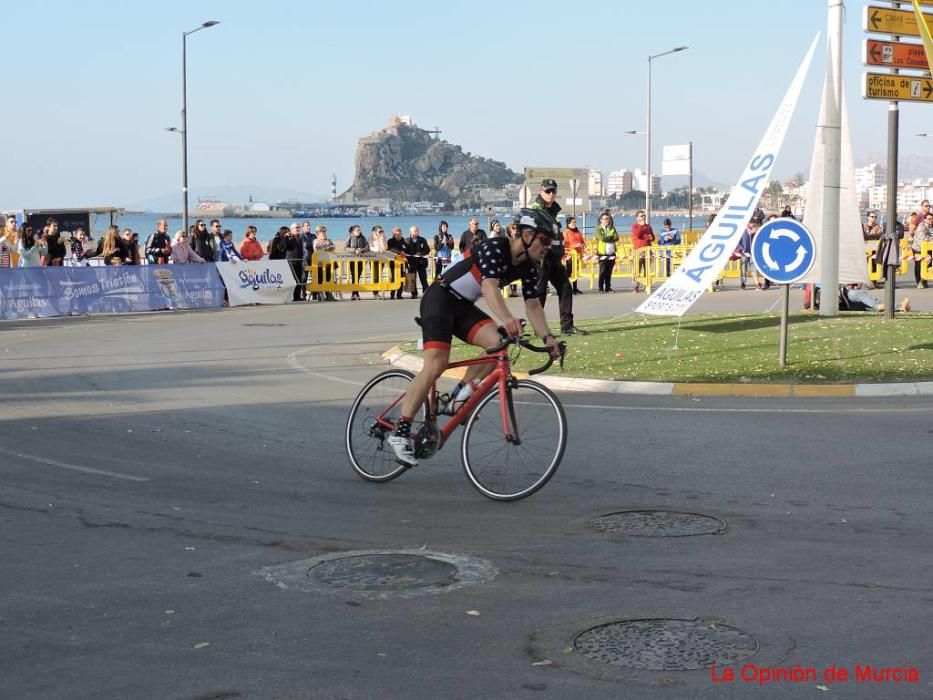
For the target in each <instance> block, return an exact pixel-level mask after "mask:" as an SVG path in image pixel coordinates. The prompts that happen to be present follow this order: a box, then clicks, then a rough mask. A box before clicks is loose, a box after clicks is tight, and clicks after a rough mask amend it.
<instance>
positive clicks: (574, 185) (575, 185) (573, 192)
mask: <svg viewBox="0 0 933 700" xmlns="http://www.w3.org/2000/svg"><path fill="white" fill-rule="evenodd" d="M569 184H570V196H571V197H572V198H573V202H572V204H571V205H570V206H571V209H572V212H571V215H572V216H573V218H574V219H576V218H577V191H578V190H579V188H580V181H579V180H577V178H575V177H572V178H570V182H569Z"/></svg>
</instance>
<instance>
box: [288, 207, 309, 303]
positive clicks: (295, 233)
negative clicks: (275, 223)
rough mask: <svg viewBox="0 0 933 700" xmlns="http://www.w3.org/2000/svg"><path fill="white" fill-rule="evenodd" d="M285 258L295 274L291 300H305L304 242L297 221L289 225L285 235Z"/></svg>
mask: <svg viewBox="0 0 933 700" xmlns="http://www.w3.org/2000/svg"><path fill="white" fill-rule="evenodd" d="M285 259H286V260H287V261H288V265H289V267H291V268H292V274H293V275H294V276H295V290H294V292H293V293H292V301H306V300H307V298H308V297H307V293H306V291H305V285H304V276H305V247H304V242H303V241H302V240H301V230H300V228H299V226H298V223H297V222H296V223H294V224H292V225H291V226H290V227H289V229H288V235H287V236H285Z"/></svg>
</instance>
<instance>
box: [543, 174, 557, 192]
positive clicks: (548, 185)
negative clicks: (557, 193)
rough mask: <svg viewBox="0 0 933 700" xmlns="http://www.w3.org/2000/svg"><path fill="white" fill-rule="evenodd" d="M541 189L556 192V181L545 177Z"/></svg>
mask: <svg viewBox="0 0 933 700" xmlns="http://www.w3.org/2000/svg"><path fill="white" fill-rule="evenodd" d="M541 189H542V190H556V189H557V181H556V180H553V179H551V178H549V177H546V178H544V179H543V180H542V181H541Z"/></svg>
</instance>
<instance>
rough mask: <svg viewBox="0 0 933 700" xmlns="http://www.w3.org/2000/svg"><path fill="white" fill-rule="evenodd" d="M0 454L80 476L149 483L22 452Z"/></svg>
mask: <svg viewBox="0 0 933 700" xmlns="http://www.w3.org/2000/svg"><path fill="white" fill-rule="evenodd" d="M0 452H2V453H3V454H7V455H12V456H14V457H19V458H20V459H26V460H29V461H30V462H38V463H39V464H45V465H46V466H49V467H59V468H60V469H70V470H71V471H74V472H81V473H82V474H95V475H96V476H109V477H111V478H113V479H123V480H125V481H149V479H147V478H145V477H142V476H130V475H129V474H118V473H116V472H108V471H105V470H103V469H94V468H93V467H82V466H79V465H77V464H69V463H68V462H59V461H58V460H55V459H48V458H46V457H38V456H36V455H27V454H23V453H22V452H14V451H13V450H5V449H3V448H2V447H0Z"/></svg>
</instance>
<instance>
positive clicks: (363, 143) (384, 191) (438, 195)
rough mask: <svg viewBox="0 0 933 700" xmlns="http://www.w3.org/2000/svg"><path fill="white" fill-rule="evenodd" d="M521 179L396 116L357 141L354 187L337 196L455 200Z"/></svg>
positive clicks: (348, 198) (495, 163)
mask: <svg viewBox="0 0 933 700" xmlns="http://www.w3.org/2000/svg"><path fill="white" fill-rule="evenodd" d="M521 180H522V178H521V176H520V175H519V174H518V173H515V172H513V171H512V170H510V169H509V168H507V167H506V165H505V163H500V162H498V161H495V160H490V159H488V158H482V157H480V156H474V155H471V154H470V153H464V152H463V149H462V148H460V146H455V145H454V144H452V143H448V142H447V141H443V140H441V139H435V138H432V137H431V134H429V133H428V132H427V131H425V130H424V129H420V128H419V127H417V126H416V125H414V124H412V123H411V121H410V120H409V119H407V118H405V117H394V118H393V119H392V120H391V121H390V122H389V125H388V126H387V127H385V128H384V129H380V130H379V131H376V132H374V133H372V134H370V135H369V136H364V137H363V138H361V139H360V140H359V143H358V144H357V146H356V174H355V176H354V178H353V186H352V187H351V188H350V189H349V190H347V191H346V192H344V194H343V195H341V199H343V200H344V201H349V200H351V198H352V201H360V200H368V199H381V198H388V199H391V200H394V201H411V202H415V201H432V202H451V203H453V204H454V205H457V204H460V203H466V202H469V201H471V200H473V199H474V195H475V193H476V191H477V190H478V189H479V188H483V187H503V186H504V185H508V184H514V183H520V182H521Z"/></svg>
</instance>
